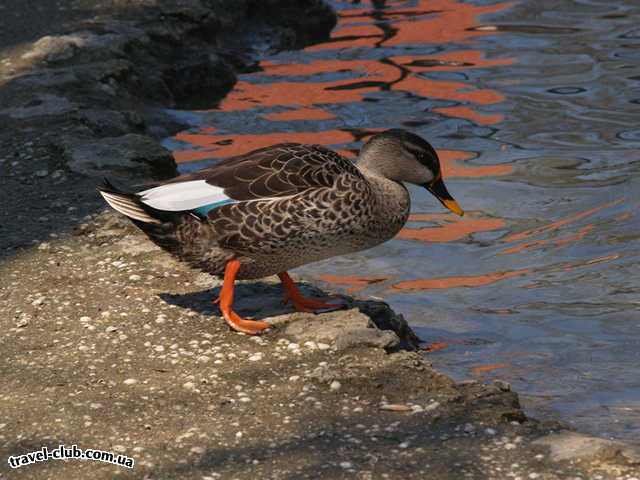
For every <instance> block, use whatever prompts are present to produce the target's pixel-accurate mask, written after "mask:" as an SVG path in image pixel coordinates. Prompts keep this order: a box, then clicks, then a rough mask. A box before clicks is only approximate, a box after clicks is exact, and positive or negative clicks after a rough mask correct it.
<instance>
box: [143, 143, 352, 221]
mask: <svg viewBox="0 0 640 480" xmlns="http://www.w3.org/2000/svg"><path fill="white" fill-rule="evenodd" d="M345 177H347V178H350V179H353V180H360V179H361V178H362V175H361V174H360V172H359V171H358V169H357V168H356V167H355V166H354V165H353V163H352V162H351V161H349V160H348V159H347V158H345V157H343V156H342V155H340V154H338V153H336V152H333V151H331V150H329V149H327V148H325V147H322V146H320V145H301V144H296V143H283V144H279V145H273V146H271V147H266V148H262V149H259V150H255V151H253V152H250V153H247V154H245V155H240V156H237V157H233V158H229V159H227V160H223V161H222V162H220V163H218V164H216V165H213V166H211V167H209V168H205V169H203V170H199V171H197V172H193V173H188V174H185V175H181V176H179V177H176V178H174V179H171V180H169V181H166V182H163V183H161V184H155V185H154V186H152V187H151V188H147V189H145V190H143V191H141V192H139V193H138V195H139V196H140V200H141V201H142V202H143V203H144V204H146V205H149V206H151V207H153V208H156V209H159V210H165V211H185V210H194V211H196V213H199V214H206V212H208V211H209V210H211V209H212V208H215V207H217V206H220V205H224V204H227V203H234V202H241V201H246V200H258V199H272V198H280V197H286V196H291V195H295V194H297V193H300V192H303V191H306V190H309V189H314V188H322V187H331V186H332V185H334V184H335V182H336V181H337V180H339V179H340V178H342V180H343V181H344V180H345Z"/></svg>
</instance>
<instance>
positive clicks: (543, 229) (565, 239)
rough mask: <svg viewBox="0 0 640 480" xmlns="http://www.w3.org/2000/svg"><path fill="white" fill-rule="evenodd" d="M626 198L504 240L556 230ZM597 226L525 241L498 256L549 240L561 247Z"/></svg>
mask: <svg viewBox="0 0 640 480" xmlns="http://www.w3.org/2000/svg"><path fill="white" fill-rule="evenodd" d="M625 199H626V197H623V198H619V199H618V200H615V201H613V202H609V203H605V204H604V205H600V206H599V207H595V208H592V209H590V210H587V211H586V212H582V213H580V214H578V215H574V216H573V217H569V218H565V219H563V220H558V221H557V222H553V223H550V224H548V225H545V226H543V227H539V228H535V229H533V230H527V231H526V232H522V233H518V234H516V235H511V236H510V237H507V238H505V239H504V240H503V241H504V242H513V241H516V240H524V239H527V238H530V237H533V236H536V235H540V234H541V233H544V232H549V231H552V230H556V229H558V228H560V227H562V226H563V225H566V224H568V223H570V222H575V221H578V220H581V219H583V218H585V217H588V216H589V215H593V214H594V213H597V212H599V211H600V210H603V209H605V208H609V207H613V206H614V205H617V204H619V203H620V202H623V201H624V200H625ZM594 228H596V227H595V225H587V226H585V227H582V228H581V229H580V230H578V232H577V235H575V236H570V235H565V236H563V237H561V238H559V239H555V240H552V239H547V238H544V239H540V240H536V241H533V242H528V243H525V244H523V245H518V246H517V247H512V248H507V249H506V250H503V251H501V252H498V253H496V256H498V255H508V254H510V253H518V252H523V251H525V250H529V249H531V248H533V247H538V246H540V245H545V244H547V243H549V242H553V243H556V244H564V245H560V247H556V248H564V247H566V246H567V245H566V244H567V243H568V242H577V241H580V240H582V239H583V238H584V236H585V234H586V233H587V232H590V231H591V230H593V229H594Z"/></svg>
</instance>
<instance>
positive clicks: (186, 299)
mask: <svg viewBox="0 0 640 480" xmlns="http://www.w3.org/2000/svg"><path fill="white" fill-rule="evenodd" d="M297 285H298V287H299V288H300V291H301V293H302V294H303V295H304V296H305V297H308V298H318V299H321V298H326V297H328V296H335V294H331V295H330V294H328V293H327V292H324V291H323V290H321V289H319V288H317V287H314V286H312V285H306V284H304V283H302V284H301V283H298V284H297ZM221 288H222V287H220V286H219V287H214V288H209V289H206V290H201V291H199V292H189V293H182V294H174V293H159V294H158V296H159V297H160V298H161V299H162V300H163V301H165V302H166V303H168V304H169V305H175V306H177V307H180V308H184V309H189V310H192V311H194V312H197V313H199V314H201V315H218V316H219V315H220V310H219V308H218V306H217V305H215V304H214V303H213V302H214V301H215V300H216V299H217V298H218V296H219V295H220V290H221ZM338 296H339V297H340V298H343V299H344V300H345V302H346V303H345V306H344V308H345V309H351V308H357V309H358V310H360V312H362V313H364V314H365V315H367V316H368V317H369V318H371V320H372V322H373V323H374V324H375V325H376V326H377V327H378V328H379V329H381V330H393V331H394V332H396V334H398V336H399V338H400V348H403V349H407V350H415V349H416V348H417V345H418V343H419V342H420V339H419V338H418V336H417V335H416V334H415V333H414V332H413V330H412V329H411V328H410V327H409V325H408V324H407V322H406V321H405V320H404V318H403V317H402V315H398V314H396V313H395V312H394V311H393V310H392V309H391V308H390V307H389V305H388V304H387V303H385V302H381V301H378V300H362V299H357V298H353V297H349V296H346V295H338ZM234 298H235V300H234V302H233V309H234V311H235V312H236V313H237V314H238V315H240V316H242V317H246V318H250V319H254V320H261V319H264V318H267V317H274V316H277V315H285V314H289V313H294V312H295V309H294V308H293V306H292V305H291V304H286V305H284V304H283V303H282V299H283V298H284V290H283V288H282V286H281V285H274V284H271V283H266V282H253V283H251V282H247V283H236V285H235V288H234Z"/></svg>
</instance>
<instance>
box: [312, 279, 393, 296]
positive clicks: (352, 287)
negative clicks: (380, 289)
mask: <svg viewBox="0 0 640 480" xmlns="http://www.w3.org/2000/svg"><path fill="white" fill-rule="evenodd" d="M316 280H322V281H323V282H328V283H332V284H334V285H336V286H338V287H341V286H343V285H349V286H348V287H347V290H348V291H351V292H355V291H358V290H363V289H364V288H366V287H368V286H369V285H378V284H381V283H384V282H388V281H389V280H391V277H382V278H380V277H377V278H366V277H356V276H342V277H341V276H337V275H325V276H323V277H316Z"/></svg>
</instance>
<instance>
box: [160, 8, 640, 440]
mask: <svg viewBox="0 0 640 480" xmlns="http://www.w3.org/2000/svg"><path fill="white" fill-rule="evenodd" d="M331 3H332V4H333V5H334V7H335V8H336V9H337V10H338V11H339V15H340V17H339V23H338V26H337V27H336V29H335V30H334V31H333V33H332V35H331V39H330V40H329V41H328V42H326V43H322V44H319V45H314V46H311V47H309V48H306V49H305V50H302V51H295V52H280V53H275V54H274V53H268V52H262V54H261V57H260V58H261V62H260V69H259V71H257V72H255V73H251V74H245V75H241V76H240V78H239V82H238V84H237V85H236V87H235V90H234V91H233V92H231V93H230V94H229V95H228V96H227V97H226V98H225V99H224V100H223V101H222V102H221V103H220V104H219V105H217V106H212V109H211V110H207V111H198V112H174V114H176V115H179V116H180V117H181V118H183V119H184V118H188V119H189V121H190V122H191V124H192V125H193V128H191V129H190V130H188V131H185V132H182V133H180V134H178V135H177V136H176V137H174V138H172V139H169V140H167V142H166V143H167V145H168V146H169V147H170V148H172V149H173V150H174V153H175V156H176V159H177V160H178V161H179V162H181V168H182V170H183V171H190V170H194V169H196V168H200V167H202V166H206V165H209V164H211V163H213V162H215V161H217V160H218V159H220V158H225V157H228V156H231V155H236V154H239V153H244V152H247V151H249V150H252V149H255V148H259V147H262V146H266V145H271V144H273V143H277V142H282V141H297V142H309V143H321V144H325V145H329V146H331V148H334V149H336V150H339V151H341V152H343V153H344V154H346V155H349V156H352V157H353V156H354V155H355V153H356V152H357V150H358V148H359V146H360V145H361V142H362V140H363V139H364V140H366V138H367V137H368V136H369V135H371V134H372V133H374V132H376V131H379V130H384V129H387V128H392V127H402V128H407V129H410V130H412V131H414V132H415V133H418V134H419V135H422V136H423V137H425V138H426V139H428V140H429V141H430V142H431V143H432V144H433V145H434V147H435V148H436V149H437V150H438V153H439V155H440V158H441V161H442V163H443V171H444V177H445V179H446V182H447V185H448V187H449V191H450V192H451V193H452V194H453V195H454V197H455V198H456V199H457V201H458V203H459V204H460V205H461V206H462V207H463V208H464V209H465V210H466V215H465V216H464V217H462V218H460V217H457V216H455V215H453V214H451V213H448V212H447V211H445V210H444V209H443V207H442V206H441V205H440V204H439V203H438V202H437V201H436V200H435V199H434V198H433V197H432V196H431V195H430V194H429V193H428V192H426V191H425V190H424V189H420V188H411V187H410V190H411V193H412V196H413V207H412V213H413V215H412V217H411V219H410V221H409V223H408V224H407V226H406V228H405V229H404V230H402V232H401V233H400V234H399V235H398V237H397V238H395V239H394V240H392V241H390V242H388V243H387V244H385V245H382V246H380V247H378V248H375V249H372V250H369V251H366V252H361V253H359V254H355V255H351V256H347V257H341V258H335V259H330V260H327V261H324V262H320V263H316V264H312V265H308V266H306V267H302V268H300V269H298V270H297V273H298V274H300V275H302V276H304V277H306V278H309V279H316V281H317V282H318V283H322V282H325V283H323V285H324V286H326V287H328V288H331V289H335V290H342V291H345V292H347V293H349V292H354V293H356V292H357V293H358V294H360V295H365V296H373V297H379V298H383V299H384V300H385V301H387V302H388V303H390V304H391V305H392V306H393V308H394V309H395V310H396V311H399V312H402V313H403V314H404V315H405V316H406V317H407V318H408V320H409V322H410V323H411V325H412V326H413V327H414V328H415V329H416V330H417V331H418V332H419V334H420V335H421V337H422V338H423V339H424V340H425V346H426V348H428V349H429V350H430V351H429V352H428V353H425V354H426V355H428V357H429V359H430V360H431V361H432V362H433V363H434V365H435V366H436V367H437V368H438V369H440V370H442V371H444V372H446V373H447V374H449V375H451V376H452V377H453V378H455V379H469V378H476V379H480V380H482V381H492V379H495V378H501V379H507V380H508V381H509V382H510V383H511V384H512V385H513V386H514V388H515V389H516V390H517V391H518V392H520V393H521V396H522V397H521V400H522V402H523V404H524V405H525V407H526V409H527V411H528V412H529V413H530V414H532V415H534V416H537V417H539V418H540V417H541V418H547V417H555V418H560V419H562V420H564V421H566V422H568V423H570V424H572V425H574V426H576V427H579V428H581V429H583V430H586V431H589V432H592V433H595V434H598V435H601V436H607V437H614V438H618V439H624V440H627V441H631V442H634V443H637V444H640V441H639V440H638V439H639V438H640V312H639V310H640V295H639V291H640V267H639V265H638V263H639V254H640V220H639V216H638V212H639V207H640V193H639V192H640V180H639V178H640V27H639V26H638V18H640V5H639V4H638V3H637V2H628V1H604V0H603V1H587V0H582V1H570V0H559V1H556V2H552V7H553V8H552V9H550V8H549V2H542V1H520V2H509V3H498V2H494V1H476V2H456V1H453V0H433V1H428V0H423V1H419V0H416V1H386V2H385V1H376V2H373V3H370V2H366V1H362V2H338V1H336V2H331ZM265 53H266V55H265ZM214 107H215V108H214Z"/></svg>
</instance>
